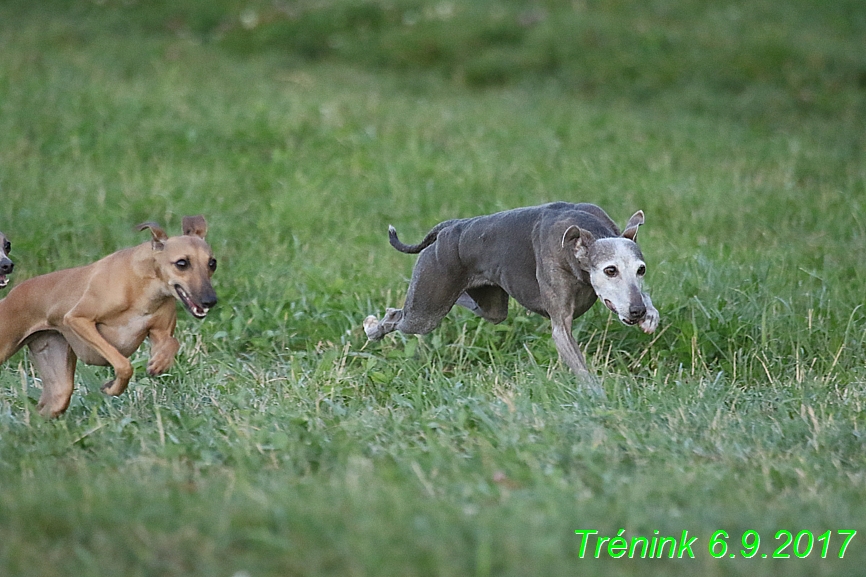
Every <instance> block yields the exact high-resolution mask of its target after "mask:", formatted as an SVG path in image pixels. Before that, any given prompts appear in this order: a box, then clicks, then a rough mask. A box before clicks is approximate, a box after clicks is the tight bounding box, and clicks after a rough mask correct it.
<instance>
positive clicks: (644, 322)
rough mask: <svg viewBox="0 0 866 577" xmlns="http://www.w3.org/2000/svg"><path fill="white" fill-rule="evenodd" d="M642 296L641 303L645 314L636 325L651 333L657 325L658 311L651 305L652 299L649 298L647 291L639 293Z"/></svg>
mask: <svg viewBox="0 0 866 577" xmlns="http://www.w3.org/2000/svg"><path fill="white" fill-rule="evenodd" d="M640 296H641V297H643V304H644V306H645V307H646V315H645V316H644V318H643V319H641V321H640V322H639V323H638V326H639V327H640V328H641V330H642V331H643V332H645V333H647V334H649V333H652V332H654V331H655V330H656V328H657V327H658V326H659V319H660V316H659V312H658V311H657V310H656V308H655V307H654V306H653V301H652V299H650V296H649V295H648V294H647V293H641V295H640Z"/></svg>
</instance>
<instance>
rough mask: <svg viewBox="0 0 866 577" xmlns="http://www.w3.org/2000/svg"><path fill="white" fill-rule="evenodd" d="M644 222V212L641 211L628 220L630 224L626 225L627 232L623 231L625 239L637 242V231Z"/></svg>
mask: <svg viewBox="0 0 866 577" xmlns="http://www.w3.org/2000/svg"><path fill="white" fill-rule="evenodd" d="M643 222H644V219H643V211H642V210H639V211H637V212H636V213H634V214H633V215H631V218H630V219H628V222H627V223H626V225H625V230H624V231H622V236H623V238H627V239H629V240H633V241H634V242H637V240H636V239H637V229H638V227H639V226H640V225H642V224H643Z"/></svg>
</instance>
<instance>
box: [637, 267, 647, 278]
mask: <svg viewBox="0 0 866 577" xmlns="http://www.w3.org/2000/svg"><path fill="white" fill-rule="evenodd" d="M645 274H646V266H645V265H640V266H639V267H638V268H637V276H643V275H645Z"/></svg>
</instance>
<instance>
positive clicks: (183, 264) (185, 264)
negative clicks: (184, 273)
mask: <svg viewBox="0 0 866 577" xmlns="http://www.w3.org/2000/svg"><path fill="white" fill-rule="evenodd" d="M174 266H176V267H177V270H186V269H188V268H189V261H188V260H186V259H185V258H182V259H180V260H177V261H175V263H174Z"/></svg>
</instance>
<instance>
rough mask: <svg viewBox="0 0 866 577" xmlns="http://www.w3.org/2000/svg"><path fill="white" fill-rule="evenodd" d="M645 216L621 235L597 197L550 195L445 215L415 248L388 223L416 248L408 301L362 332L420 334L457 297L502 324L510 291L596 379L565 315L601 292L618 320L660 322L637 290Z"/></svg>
mask: <svg viewBox="0 0 866 577" xmlns="http://www.w3.org/2000/svg"><path fill="white" fill-rule="evenodd" d="M643 222H644V215H643V211H637V212H636V213H635V214H634V215H633V216H632V217H631V218H630V219H629V221H628V224H626V226H625V231H623V232H622V234H620V231H619V229H618V228H617V226H616V223H614V222H613V220H611V218H610V217H609V216H608V215H607V213H605V212H604V211H603V210H602V209H601V208H599V207H597V206H595V205H593V204H586V203H582V204H572V203H568V202H554V203H550V204H543V205H541V206H531V207H526V208H516V209H513V210H506V211H504V212H498V213H496V214H490V215H485V216H477V217H474V218H464V219H455V220H448V221H445V222H442V223H440V224H438V225H436V226H435V227H433V229H432V230H431V231H430V232H429V233H427V236H426V237H424V240H422V241H421V243H419V244H417V245H414V246H410V245H405V244H403V243H402V242H400V240H399V239H398V238H397V231H396V230H394V227H389V231H388V233H389V237H390V241H391V246H393V247H394V248H396V249H397V250H399V251H400V252H405V253H412V254H415V253H419V252H420V253H421V255H420V256H419V257H418V262H417V263H416V264H415V269H414V270H413V272H412V280H411V281H410V283H409V292H408V294H407V295H406V304H405V305H404V306H403V308H402V309H391V308H389V309H388V310H387V311H386V313H385V317H384V318H383V319H382V320H381V321H379V320H378V319H377V318H376V317H375V316H372V315H371V316H368V317H367V318H366V319H365V320H364V331H365V332H366V333H367V338H369V339H370V340H378V339H381V338H382V337H383V336H385V335H386V334H388V333H390V332H391V331H394V330H399V331H401V332H403V333H408V334H426V333H428V332H430V331H432V330H433V329H435V328H436V327H437V326H439V323H440V322H441V321H442V319H443V318H444V317H445V315H446V314H448V311H450V310H451V308H452V307H453V306H454V305H455V304H458V305H461V306H464V307H466V308H468V309H470V310H471V311H473V312H474V313H475V314H477V315H478V316H480V317H482V318H484V319H486V320H488V321H490V322H492V323H500V322H502V321H503V320H505V318H506V316H508V297H509V295H510V296H511V297H513V298H514V299H515V300H517V302H519V303H520V304H521V305H523V306H524V307H526V308H527V309H529V310H531V311H533V312H536V313H538V314H540V315H543V316H545V317H548V318H549V319H550V322H551V326H552V329H553V341H554V343H555V344H556V349H557V350H558V351H559V354H560V356H561V357H562V359H563V360H564V361H565V363H566V364H567V365H568V366H569V367H570V368H571V369H572V370H573V371H574V372H575V373H576V374H578V375H579V376H581V377H585V378H587V380H589V381H592V378H591V376H590V374H589V371H588V369H587V367H586V361H585V360H584V358H583V354H581V352H580V349H579V348H578V347H577V343H576V342H575V340H574V336H573V335H572V333H571V323H572V321H573V320H574V318H575V317H579V316H580V315H582V314H583V313H585V312H586V311H587V310H589V308H590V307H591V306H592V305H593V303H595V300H596V298H597V297H598V298H601V300H602V302H604V304H605V305H606V306H607V308H609V309H610V310H612V311H613V312H614V313H616V314H617V316H619V319H620V321H622V322H623V323H625V324H627V325H638V326H640V328H641V329H643V331H644V332H646V333H651V332H653V331H654V330H655V329H656V327H657V326H658V323H659V313H658V311H657V310H656V309H655V307H653V305H652V301H651V300H650V297H649V295H648V294H646V293H644V292H643V291H642V290H641V283H642V281H643V277H644V274H645V273H646V264H645V263H644V259H643V254H641V251H640V248H638V245H637V244H636V243H635V238H636V237H637V230H638V227H639V226H640V225H642V224H643ZM596 390H597V391H598V392H601V389H599V388H597V387H596ZM602 394H603V393H602Z"/></svg>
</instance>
